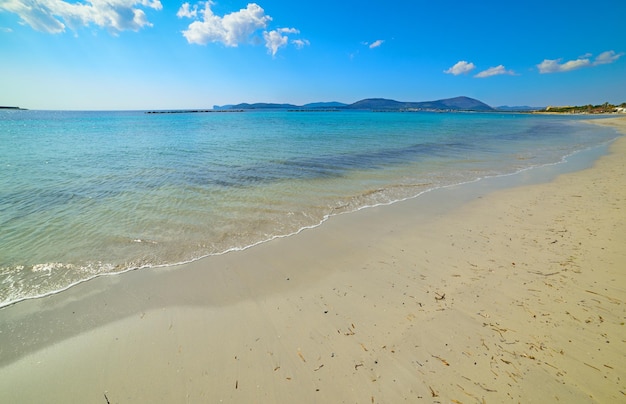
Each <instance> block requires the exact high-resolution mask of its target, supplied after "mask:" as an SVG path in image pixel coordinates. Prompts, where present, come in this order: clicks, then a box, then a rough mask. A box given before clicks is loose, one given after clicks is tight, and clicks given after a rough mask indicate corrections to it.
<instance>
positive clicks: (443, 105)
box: [346, 97, 494, 111]
mask: <svg viewBox="0 0 626 404" xmlns="http://www.w3.org/2000/svg"><path fill="white" fill-rule="evenodd" d="M346 108H349V109H373V110H407V109H408V110H410V109H415V110H436V111H493V110H494V109H493V108H491V107H490V106H489V105H487V104H485V103H483V102H481V101H478V100H475V99H473V98H469V97H456V98H447V99H443V100H437V101H425V102H400V101H396V100H388V99H385V98H368V99H365V100H361V101H357V102H355V103H354V104H350V105H348V106H347V107H346Z"/></svg>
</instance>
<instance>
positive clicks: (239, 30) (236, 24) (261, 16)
mask: <svg viewBox="0 0 626 404" xmlns="http://www.w3.org/2000/svg"><path fill="white" fill-rule="evenodd" d="M211 5H212V3H211V2H206V3H205V8H204V10H202V11H200V13H201V14H202V21H194V22H192V23H191V24H189V26H188V27H187V29H186V30H185V31H183V35H184V36H185V38H187V42H189V43H195V44H199V45H206V44H207V43H209V42H221V43H223V44H224V45H226V46H232V47H236V46H238V45H239V44H240V43H241V42H244V41H247V40H248V38H249V37H250V36H251V35H252V34H253V33H254V32H255V31H257V30H259V29H263V28H265V27H267V23H268V22H269V21H271V20H272V17H270V16H268V15H265V11H264V10H263V9H262V8H261V7H260V6H259V5H257V4H254V3H250V4H248V6H247V7H246V8H243V9H241V10H239V11H235V12H232V13H230V14H226V15H225V16H224V17H219V16H217V15H215V14H213V11H212V10H211ZM194 7H196V6H194ZM177 15H178V16H179V17H181V16H185V17H191V16H194V15H195V13H193V12H189V4H188V3H185V4H183V6H182V7H181V8H180V10H178V14H177Z"/></svg>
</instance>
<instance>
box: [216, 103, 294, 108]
mask: <svg viewBox="0 0 626 404" xmlns="http://www.w3.org/2000/svg"><path fill="white" fill-rule="evenodd" d="M291 108H300V107H299V106H297V105H293V104H273V103H270V102H257V103H254V104H248V103H245V102H244V103H241V104H236V105H223V106H221V107H220V106H219V105H214V106H213V109H291Z"/></svg>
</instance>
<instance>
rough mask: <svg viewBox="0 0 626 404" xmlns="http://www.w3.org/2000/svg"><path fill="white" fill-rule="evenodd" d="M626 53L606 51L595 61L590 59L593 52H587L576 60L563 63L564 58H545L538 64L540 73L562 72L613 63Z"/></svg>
mask: <svg viewBox="0 0 626 404" xmlns="http://www.w3.org/2000/svg"><path fill="white" fill-rule="evenodd" d="M623 55H624V53H623V52H622V53H615V51H613V50H610V51H606V52H602V53H601V54H599V55H598V56H597V57H596V58H595V59H594V60H593V61H592V60H591V59H590V57H591V56H592V55H591V54H587V55H584V56H581V57H579V58H578V59H575V60H568V61H567V62H564V63H561V60H563V59H562V58H560V59H544V61H543V62H541V63H539V64H538V65H537V68H538V69H539V73H542V74H544V73H562V72H569V71H571V70H576V69H580V68H583V67H593V66H599V65H605V64H609V63H613V62H615V61H616V60H618V59H619V58H620V57H622V56H623Z"/></svg>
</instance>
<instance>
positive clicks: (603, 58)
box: [593, 50, 624, 66]
mask: <svg viewBox="0 0 626 404" xmlns="http://www.w3.org/2000/svg"><path fill="white" fill-rule="evenodd" d="M622 56H624V53H623V52H622V53H615V51H612V50H610V51H606V52H602V53H601V54H599V55H598V57H596V60H594V61H593V65H594V66H597V65H605V64H609V63H613V62H615V61H616V60H617V59H619V58H621V57H622Z"/></svg>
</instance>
